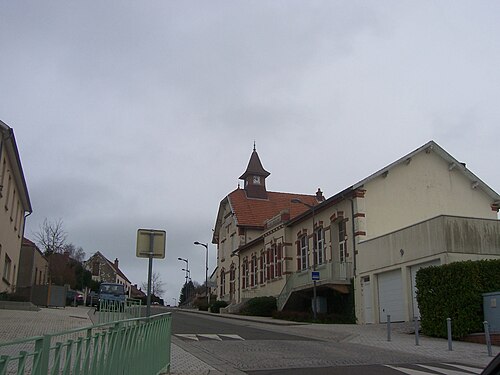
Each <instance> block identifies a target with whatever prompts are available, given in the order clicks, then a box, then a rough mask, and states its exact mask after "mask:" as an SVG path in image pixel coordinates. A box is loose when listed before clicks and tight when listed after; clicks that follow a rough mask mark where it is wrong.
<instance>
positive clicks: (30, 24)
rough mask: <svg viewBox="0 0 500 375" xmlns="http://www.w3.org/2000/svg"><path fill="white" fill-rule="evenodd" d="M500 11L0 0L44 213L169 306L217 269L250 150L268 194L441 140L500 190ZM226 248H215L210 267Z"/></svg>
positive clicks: (329, 184) (4, 86)
mask: <svg viewBox="0 0 500 375" xmlns="http://www.w3.org/2000/svg"><path fill="white" fill-rule="evenodd" d="M499 15H500V2H498V1H481V2H477V1H457V0H453V1H418V2H417V1H414V2H408V1H405V2H402V1H377V2H369V1H237V0H231V1H210V2H206V1H176V2H174V1H147V2H144V1H126V0H125V1H94V2H89V1H67V0H64V1H63V0H61V1H39V0H33V1H23V0H19V1H7V0H5V1H1V2H0V51H1V55H2V56H1V58H0V119H1V120H3V121H4V122H5V123H7V124H8V125H9V126H11V127H12V128H14V131H15V134H16V138H17V143H18V147H19V151H20V154H21V159H22V164H23V168H24V173H25V176H26V180H27V184H28V188H29V193H30V198H31V201H32V205H33V209H34V212H33V214H32V215H31V216H29V218H28V219H27V228H26V237H28V238H31V239H34V238H33V237H34V236H33V233H34V232H36V231H37V230H38V228H39V225H40V223H41V222H42V221H43V220H44V218H48V219H49V220H57V219H62V220H63V222H64V226H65V229H66V231H67V233H68V241H69V242H72V243H74V244H75V245H77V246H82V247H83V248H84V250H85V251H86V253H87V255H88V256H89V255H91V254H92V253H94V252H95V251H97V250H99V251H101V252H103V253H104V254H105V255H106V256H107V257H108V258H109V259H111V260H113V259H114V258H115V257H118V258H119V260H120V267H121V269H122V270H123V271H124V272H125V273H126V275H127V276H128V277H129V278H130V279H131V281H132V282H133V283H137V284H141V283H142V282H143V281H145V280H146V279H147V260H146V259H137V258H136V257H135V241H136V231H137V229H138V228H154V229H164V230H166V231H167V236H168V240H167V257H166V259H165V260H156V261H155V262H154V269H155V270H156V271H159V272H160V273H161V275H162V278H163V281H164V282H165V286H166V293H165V295H164V297H165V298H166V301H167V303H173V298H174V297H175V298H178V296H179V291H180V288H181V286H182V283H183V280H184V279H183V277H184V273H183V271H181V268H182V267H183V265H184V264H183V263H182V262H179V261H178V260H177V257H183V258H188V259H189V262H190V268H191V276H192V278H193V280H195V281H198V282H202V281H204V277H205V271H204V266H205V264H204V263H205V252H204V251H205V250H204V248H203V247H200V246H194V245H193V241H200V242H207V241H208V242H209V241H210V240H211V236H212V228H213V226H214V222H215V217H216V214H217V209H218V205H219V202H220V201H221V199H223V198H224V196H225V195H226V194H227V193H229V192H230V191H232V190H233V189H234V188H236V187H237V184H238V177H239V176H240V175H241V174H242V173H243V172H244V170H245V168H246V166H247V163H248V160H249V157H250V154H251V152H252V147H253V142H254V141H256V144H257V151H258V152H259V155H260V158H261V161H262V163H263V165H264V167H265V168H266V169H267V170H268V171H270V172H271V176H270V177H269V178H268V179H267V186H268V189H269V190H273V191H287V192H297V193H314V192H315V191H316V189H317V188H318V187H321V189H322V190H323V191H324V193H325V196H326V197H329V196H331V195H333V194H335V193H337V192H338V191H340V190H342V189H343V188H345V187H347V186H350V185H352V184H353V183H355V182H357V181H359V180H361V179H363V178H364V177H366V176H368V175H369V174H371V173H373V172H375V171H376V170H378V169H380V168H382V167H384V166H385V165H387V164H389V163H391V162H393V161H395V160H396V159H398V158H400V157H402V156H403V155H405V154H406V153H409V152H410V151H412V150H414V149H416V148H417V147H419V146H421V145H423V144H424V143H426V142H427V141H429V140H431V139H432V140H435V141H436V142H437V143H439V144H440V145H441V146H442V147H443V148H445V149H446V150H447V151H448V152H449V153H451V154H452V155H453V156H455V157H456V158H457V159H459V160H460V161H463V162H466V163H467V166H468V167H469V168H470V169H471V170H472V171H473V172H474V173H475V174H476V175H478V176H479V177H480V178H481V179H482V180H483V181H484V182H486V183H487V184H489V185H490V186H491V187H492V188H493V189H494V190H496V191H500V172H499V170H498V167H497V166H496V165H497V164H498V160H499V148H498V134H499V128H500V126H499V124H500V105H499V98H500V69H499V67H500V22H499V21H500V19H499V18H500V16H499ZM214 265H215V247H214V246H213V245H211V247H210V271H212V270H213V267H214Z"/></svg>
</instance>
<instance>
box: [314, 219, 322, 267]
mask: <svg viewBox="0 0 500 375" xmlns="http://www.w3.org/2000/svg"><path fill="white" fill-rule="evenodd" d="M314 234H315V241H316V264H323V263H324V262H325V231H324V229H323V228H318V229H316V231H315V232H314Z"/></svg>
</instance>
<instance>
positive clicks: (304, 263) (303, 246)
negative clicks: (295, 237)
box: [298, 234, 309, 270]
mask: <svg viewBox="0 0 500 375" xmlns="http://www.w3.org/2000/svg"><path fill="white" fill-rule="evenodd" d="M308 250H309V241H308V238H307V235H306V234H304V235H303V236H301V237H300V238H299V253H298V257H299V259H298V260H299V262H298V269H299V270H306V269H307V268H309V258H308V254H307V252H308Z"/></svg>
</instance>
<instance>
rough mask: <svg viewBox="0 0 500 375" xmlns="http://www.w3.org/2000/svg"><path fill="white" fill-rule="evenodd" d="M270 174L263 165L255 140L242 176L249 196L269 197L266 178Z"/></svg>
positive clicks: (241, 178)
mask: <svg viewBox="0 0 500 375" xmlns="http://www.w3.org/2000/svg"><path fill="white" fill-rule="evenodd" d="M270 174H271V173H269V172H268V171H266V170H265V169H264V167H262V163H261V162H260V159H259V155H258V154H257V150H256V149H255V142H254V143H253V152H252V155H251V156H250V161H249V162H248V166H247V170H246V171H245V173H243V174H242V175H241V176H240V180H243V181H244V184H245V185H244V186H245V192H246V193H247V197H248V198H257V199H267V190H266V178H267V176H269V175H270Z"/></svg>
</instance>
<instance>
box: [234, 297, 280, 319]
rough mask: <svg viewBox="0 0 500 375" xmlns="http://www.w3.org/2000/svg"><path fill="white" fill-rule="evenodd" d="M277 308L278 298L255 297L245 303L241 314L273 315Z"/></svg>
mask: <svg viewBox="0 0 500 375" xmlns="http://www.w3.org/2000/svg"><path fill="white" fill-rule="evenodd" d="M276 310H277V305H276V298H274V297H255V298H252V299H251V300H249V301H248V302H247V303H246V304H245V307H244V308H243V310H242V311H241V314H242V315H253V316H273V312H274V311H276Z"/></svg>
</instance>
